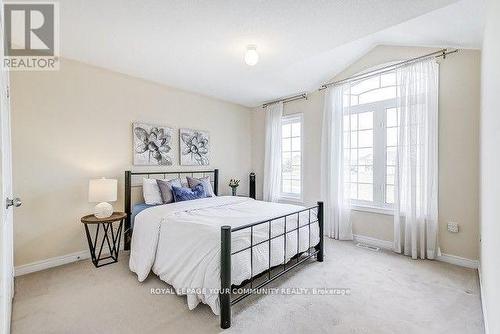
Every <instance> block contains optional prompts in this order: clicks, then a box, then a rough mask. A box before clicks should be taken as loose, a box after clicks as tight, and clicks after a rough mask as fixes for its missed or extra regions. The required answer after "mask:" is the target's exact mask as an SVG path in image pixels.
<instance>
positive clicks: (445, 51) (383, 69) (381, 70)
mask: <svg viewBox="0 0 500 334" xmlns="http://www.w3.org/2000/svg"><path fill="white" fill-rule="evenodd" d="M459 51H460V49H454V50H451V51H448V49H441V50H439V51H435V52H431V53H428V54H426V55H423V56H420V57H415V58H411V59H407V60H404V61H402V62H399V63H396V64H392V65H388V66H384V67H381V68H378V69H376V70H372V71H369V72H365V73H361V74H356V75H353V76H351V77H348V78H346V79H342V80H339V81H332V82H327V83H325V84H323V85H321V87H320V88H318V90H320V91H321V90H324V89H326V88H328V87H330V86H337V85H341V84H344V83H347V82H351V81H357V80H361V79H368V78H370V77H372V76H375V75H380V74H384V73H386V72H390V71H394V70H395V69H397V68H400V67H403V66H404V65H407V64H411V63H414V62H417V61H420V60H424V59H428V58H432V57H434V58H440V57H443V59H446V56H447V55H449V54H452V53H456V52H459ZM302 99H306V100H307V93H302V94H297V95H293V96H290V97H286V98H282V99H279V100H275V101H271V102H266V103H264V104H263V105H262V108H265V107H267V106H268V105H270V104H273V103H278V102H283V103H287V102H292V101H296V100H302Z"/></svg>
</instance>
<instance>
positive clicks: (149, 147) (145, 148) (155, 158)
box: [133, 123, 173, 166]
mask: <svg viewBox="0 0 500 334" xmlns="http://www.w3.org/2000/svg"><path fill="white" fill-rule="evenodd" d="M172 135H173V129H171V128H169V127H166V126H163V125H152V124H145V123H134V124H133V136H134V140H133V145H134V165H149V166H172V164H173V152H172Z"/></svg>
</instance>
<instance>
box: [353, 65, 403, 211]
mask: <svg viewBox="0 0 500 334" xmlns="http://www.w3.org/2000/svg"><path fill="white" fill-rule="evenodd" d="M396 96H397V80H396V72H395V71H393V72H388V73H381V74H379V75H376V76H371V77H369V78H366V79H364V80H360V81H358V82H355V83H352V84H351V87H350V90H348V91H347V93H345V94H344V106H347V108H346V110H347V115H346V116H344V124H347V122H350V123H349V126H344V129H347V131H346V130H345V131H344V143H346V142H349V145H345V147H344V149H345V150H344V153H345V156H346V159H349V161H350V163H349V165H350V175H348V176H347V175H346V177H345V178H344V182H346V183H347V184H346V187H349V188H347V189H350V197H351V199H352V203H353V205H355V206H356V205H357V206H365V207H366V206H368V207H374V208H382V209H384V208H391V207H392V205H393V203H394V181H395V180H394V178H395V169H396V168H395V166H396V149H397V141H398V112H397V102H396ZM349 136H350V137H349Z"/></svg>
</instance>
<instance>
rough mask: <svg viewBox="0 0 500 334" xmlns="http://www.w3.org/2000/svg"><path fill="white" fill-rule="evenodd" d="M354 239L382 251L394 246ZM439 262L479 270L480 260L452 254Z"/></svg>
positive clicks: (369, 238) (359, 238)
mask: <svg viewBox="0 0 500 334" xmlns="http://www.w3.org/2000/svg"><path fill="white" fill-rule="evenodd" d="M353 239H354V241H355V242H359V243H362V244H365V245H369V246H375V247H379V248H381V249H385V250H390V251H392V250H393V245H392V241H387V240H380V239H376V238H372V237H366V236H364V235H356V234H355V235H353ZM436 260H438V261H442V262H446V263H451V264H455V265H457V266H460V267H466V268H472V269H478V268H479V261H478V260H471V259H466V258H463V257H460V256H455V255H450V254H441V255H440V256H438V258H437V259H436Z"/></svg>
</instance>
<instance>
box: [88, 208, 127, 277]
mask: <svg viewBox="0 0 500 334" xmlns="http://www.w3.org/2000/svg"><path fill="white" fill-rule="evenodd" d="M125 217H127V214H126V213H125V212H113V214H112V215H111V216H110V217H108V218H97V217H96V216H94V215H87V216H85V217H82V219H81V222H82V223H83V225H84V226H85V233H86V234H87V242H88V243H89V248H90V256H91V258H92V263H93V264H94V266H96V268H99V267H102V266H105V265H107V264H111V263H115V262H118V252H119V251H120V240H121V235H122V228H123V220H124V219H125ZM115 222H120V224H119V225H118V229H117V230H116V231H115V230H114V228H113V223H115ZM89 225H97V229H96V232H95V237H94V239H92V236H91V235H90V231H89ZM101 226H102V228H101ZM100 230H102V232H101V231H100ZM102 233H104V234H103V235H102V237H101V242H100V246H99V252H98V253H97V254H96V248H97V244H98V243H99V242H98V241H99V234H102ZM104 242H106V243H107V246H108V249H109V256H106V257H102V258H101V255H102V250H103V248H104ZM108 259H111V260H110V261H109V260H108ZM105 260H108V261H105ZM101 261H105V263H101Z"/></svg>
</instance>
